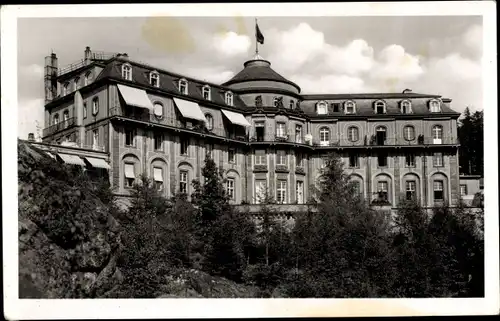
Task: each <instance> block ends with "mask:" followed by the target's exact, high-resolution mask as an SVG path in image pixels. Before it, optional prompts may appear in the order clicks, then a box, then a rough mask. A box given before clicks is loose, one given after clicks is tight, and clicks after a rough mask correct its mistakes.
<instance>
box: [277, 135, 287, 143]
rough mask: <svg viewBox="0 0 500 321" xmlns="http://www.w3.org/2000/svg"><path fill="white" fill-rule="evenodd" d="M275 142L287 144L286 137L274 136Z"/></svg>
mask: <svg viewBox="0 0 500 321" xmlns="http://www.w3.org/2000/svg"><path fill="white" fill-rule="evenodd" d="M274 141H275V142H288V135H283V134H276V135H275V136H274Z"/></svg>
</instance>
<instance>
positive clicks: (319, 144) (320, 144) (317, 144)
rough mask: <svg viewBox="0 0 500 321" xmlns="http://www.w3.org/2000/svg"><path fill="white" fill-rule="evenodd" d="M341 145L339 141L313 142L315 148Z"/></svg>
mask: <svg viewBox="0 0 500 321" xmlns="http://www.w3.org/2000/svg"><path fill="white" fill-rule="evenodd" d="M339 144H340V142H339V141H338V140H329V141H319V140H314V141H313V146H314V147H338V146H339Z"/></svg>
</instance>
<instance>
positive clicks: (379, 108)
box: [374, 101, 385, 114]
mask: <svg viewBox="0 0 500 321" xmlns="http://www.w3.org/2000/svg"><path fill="white" fill-rule="evenodd" d="M374 108H375V113H376V114H385V103H384V102H383V101H377V102H375V105H374Z"/></svg>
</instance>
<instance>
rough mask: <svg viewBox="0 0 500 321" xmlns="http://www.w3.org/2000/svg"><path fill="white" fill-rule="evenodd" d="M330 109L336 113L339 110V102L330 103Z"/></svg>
mask: <svg viewBox="0 0 500 321" xmlns="http://www.w3.org/2000/svg"><path fill="white" fill-rule="evenodd" d="M331 106H332V110H333V112H334V113H338V112H339V111H340V104H339V103H332V105H331Z"/></svg>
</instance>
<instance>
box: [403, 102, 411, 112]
mask: <svg viewBox="0 0 500 321" xmlns="http://www.w3.org/2000/svg"><path fill="white" fill-rule="evenodd" d="M400 108H401V113H402V114H410V113H411V102H410V101H409V100H403V101H402V102H401V105H400Z"/></svg>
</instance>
